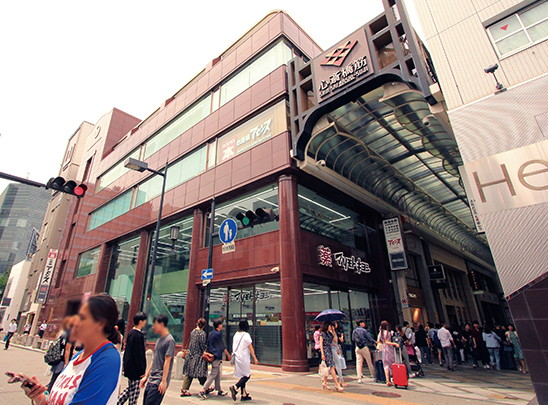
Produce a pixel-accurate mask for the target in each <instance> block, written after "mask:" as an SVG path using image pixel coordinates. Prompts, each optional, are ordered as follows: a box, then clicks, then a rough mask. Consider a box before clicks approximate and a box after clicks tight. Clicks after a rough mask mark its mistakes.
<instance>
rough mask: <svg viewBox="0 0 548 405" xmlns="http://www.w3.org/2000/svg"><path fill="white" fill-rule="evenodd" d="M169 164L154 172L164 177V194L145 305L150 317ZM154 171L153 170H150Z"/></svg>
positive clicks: (161, 198) (159, 211)
mask: <svg viewBox="0 0 548 405" xmlns="http://www.w3.org/2000/svg"><path fill="white" fill-rule="evenodd" d="M167 164H168V162H166V167H165V168H164V172H163V173H162V172H159V171H156V170H154V171H153V173H155V174H158V175H160V176H163V178H164V181H163V183H162V194H161V197H160V209H159V210H158V221H156V231H155V232H154V247H153V248H152V259H151V261H150V276H149V282H148V287H147V301H146V305H145V313H146V314H147V316H148V315H150V301H151V298H152V284H153V283H154V270H155V269H156V255H157V253H158V240H159V239H160V224H161V222H162V208H163V206H164V194H165V191H166V180H167ZM150 171H152V170H150Z"/></svg>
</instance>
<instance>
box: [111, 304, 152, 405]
mask: <svg viewBox="0 0 548 405" xmlns="http://www.w3.org/2000/svg"><path fill="white" fill-rule="evenodd" d="M133 323H134V324H135V326H134V327H133V329H132V330H130V331H129V333H128V334H127V340H126V351H125V352H124V363H123V364H124V376H125V377H127V379H128V385H127V388H126V389H125V390H124V392H122V394H121V395H120V396H119V397H118V403H117V405H122V404H123V403H125V402H126V401H127V400H128V399H129V405H136V404H137V399H138V398H139V392H140V391H141V390H140V388H139V382H140V381H141V378H143V377H144V375H145V372H146V368H147V360H146V356H145V350H146V339H145V334H144V333H143V328H144V327H145V325H146V324H147V316H146V314H145V313H144V312H137V313H136V314H135V316H134V317H133Z"/></svg>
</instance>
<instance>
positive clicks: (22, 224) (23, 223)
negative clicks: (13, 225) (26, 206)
mask: <svg viewBox="0 0 548 405" xmlns="http://www.w3.org/2000/svg"><path fill="white" fill-rule="evenodd" d="M17 226H18V227H19V228H24V227H25V226H27V220H26V219H21V218H19V219H18V220H17Z"/></svg>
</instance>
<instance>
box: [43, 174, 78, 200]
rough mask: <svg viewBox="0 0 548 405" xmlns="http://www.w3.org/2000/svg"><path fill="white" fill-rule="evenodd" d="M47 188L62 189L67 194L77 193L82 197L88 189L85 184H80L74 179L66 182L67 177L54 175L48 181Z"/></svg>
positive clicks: (76, 194)
mask: <svg viewBox="0 0 548 405" xmlns="http://www.w3.org/2000/svg"><path fill="white" fill-rule="evenodd" d="M46 188H50V189H52V190H56V191H60V192H61V193H65V194H70V195H75V196H76V197H78V198H82V197H83V196H84V195H85V194H86V190H87V189H88V188H87V186H86V185H85V184H80V185H78V184H76V182H75V181H74V180H69V181H67V182H65V179H64V178H62V177H52V178H51V179H49V181H48V182H47V183H46Z"/></svg>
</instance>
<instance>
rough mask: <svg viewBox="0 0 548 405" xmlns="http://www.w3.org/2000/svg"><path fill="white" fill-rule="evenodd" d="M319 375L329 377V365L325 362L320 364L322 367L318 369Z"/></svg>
mask: <svg viewBox="0 0 548 405" xmlns="http://www.w3.org/2000/svg"><path fill="white" fill-rule="evenodd" d="M318 374H319V375H320V377H327V376H328V375H329V368H327V365H326V364H325V361H323V360H322V362H321V363H320V367H319V368H318Z"/></svg>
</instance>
